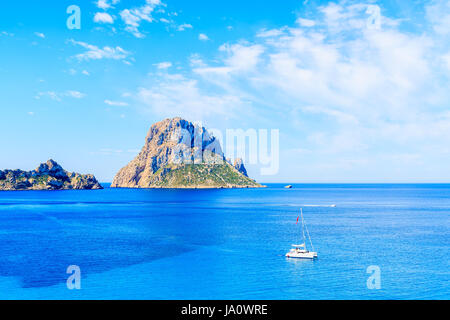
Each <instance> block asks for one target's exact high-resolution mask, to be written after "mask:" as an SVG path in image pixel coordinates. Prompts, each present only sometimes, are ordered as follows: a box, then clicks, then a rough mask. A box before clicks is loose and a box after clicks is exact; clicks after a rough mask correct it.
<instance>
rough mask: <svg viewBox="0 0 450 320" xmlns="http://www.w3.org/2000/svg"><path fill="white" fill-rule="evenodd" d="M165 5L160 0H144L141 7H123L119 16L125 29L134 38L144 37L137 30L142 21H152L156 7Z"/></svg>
mask: <svg viewBox="0 0 450 320" xmlns="http://www.w3.org/2000/svg"><path fill="white" fill-rule="evenodd" d="M159 6H165V4H163V3H162V2H161V1H160V0H146V2H145V4H144V5H143V6H141V7H137V8H133V9H125V10H122V11H121V12H120V17H121V18H122V21H123V22H124V23H125V25H126V28H125V30H126V31H128V32H130V33H131V34H133V35H134V36H135V37H136V38H144V37H145V35H144V34H143V33H142V32H141V31H140V30H139V27H140V25H141V23H142V22H143V21H146V22H153V21H154V19H153V17H152V13H153V12H154V11H155V8H156V7H159Z"/></svg>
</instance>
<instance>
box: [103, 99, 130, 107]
mask: <svg viewBox="0 0 450 320" xmlns="http://www.w3.org/2000/svg"><path fill="white" fill-rule="evenodd" d="M105 103H106V104H107V105H109V106H115V107H126V106H128V103H126V102H122V101H111V100H105Z"/></svg>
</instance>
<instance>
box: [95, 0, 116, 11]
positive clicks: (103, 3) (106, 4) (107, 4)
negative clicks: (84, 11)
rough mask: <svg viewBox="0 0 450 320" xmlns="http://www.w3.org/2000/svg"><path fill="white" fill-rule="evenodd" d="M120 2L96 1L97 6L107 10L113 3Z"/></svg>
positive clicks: (113, 0) (114, 0)
mask: <svg viewBox="0 0 450 320" xmlns="http://www.w3.org/2000/svg"><path fill="white" fill-rule="evenodd" d="M119 2H120V0H112V1H109V0H98V1H97V7H98V8H100V9H103V10H108V9H111V8H113V5H116V4H118V3H119Z"/></svg>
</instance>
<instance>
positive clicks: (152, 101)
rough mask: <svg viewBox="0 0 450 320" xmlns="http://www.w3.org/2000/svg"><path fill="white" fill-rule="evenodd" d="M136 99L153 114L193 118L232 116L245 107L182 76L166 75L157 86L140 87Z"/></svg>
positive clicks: (239, 101) (231, 98)
mask: <svg viewBox="0 0 450 320" xmlns="http://www.w3.org/2000/svg"><path fill="white" fill-rule="evenodd" d="M135 99H136V100H137V101H138V102H139V105H142V106H144V107H146V108H149V109H148V110H149V111H151V112H154V113H157V114H160V115H168V116H184V117H187V118H189V119H202V118H203V117H207V116H210V115H219V114H220V115H223V116H230V115H231V114H232V113H233V111H235V110H237V109H238V108H240V107H242V105H243V104H245V103H244V102H243V101H241V100H240V99H239V98H238V97H235V96H233V95H229V94H212V93H209V92H208V91H207V90H204V89H202V88H201V87H200V85H199V83H198V81H197V80H195V79H190V78H186V77H184V76H182V75H180V74H165V75H162V77H161V78H160V79H158V81H157V82H156V83H155V84H154V85H152V86H149V87H141V88H139V89H138V90H137V93H136V95H135Z"/></svg>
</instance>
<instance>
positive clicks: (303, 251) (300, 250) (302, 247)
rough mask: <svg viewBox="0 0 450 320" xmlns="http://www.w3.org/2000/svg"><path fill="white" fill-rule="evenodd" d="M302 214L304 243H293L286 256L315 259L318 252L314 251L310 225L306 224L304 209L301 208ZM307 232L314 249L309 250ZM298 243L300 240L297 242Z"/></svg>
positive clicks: (312, 247)
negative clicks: (309, 229)
mask: <svg viewBox="0 0 450 320" xmlns="http://www.w3.org/2000/svg"><path fill="white" fill-rule="evenodd" d="M300 216H301V218H302V235H303V243H302V244H293V245H292V247H293V248H292V249H291V250H289V252H288V253H286V257H288V258H297V259H315V258H317V257H318V256H317V252H315V251H314V246H313V244H312V241H311V237H310V235H309V231H308V227H307V226H306V223H305V220H304V219H303V209H300ZM298 219H299V217H297V225H298ZM305 230H306V234H307V235H308V239H309V243H310V245H311V249H312V251H309V250H308V248H307V247H306V235H305ZM297 243H298V242H297Z"/></svg>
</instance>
